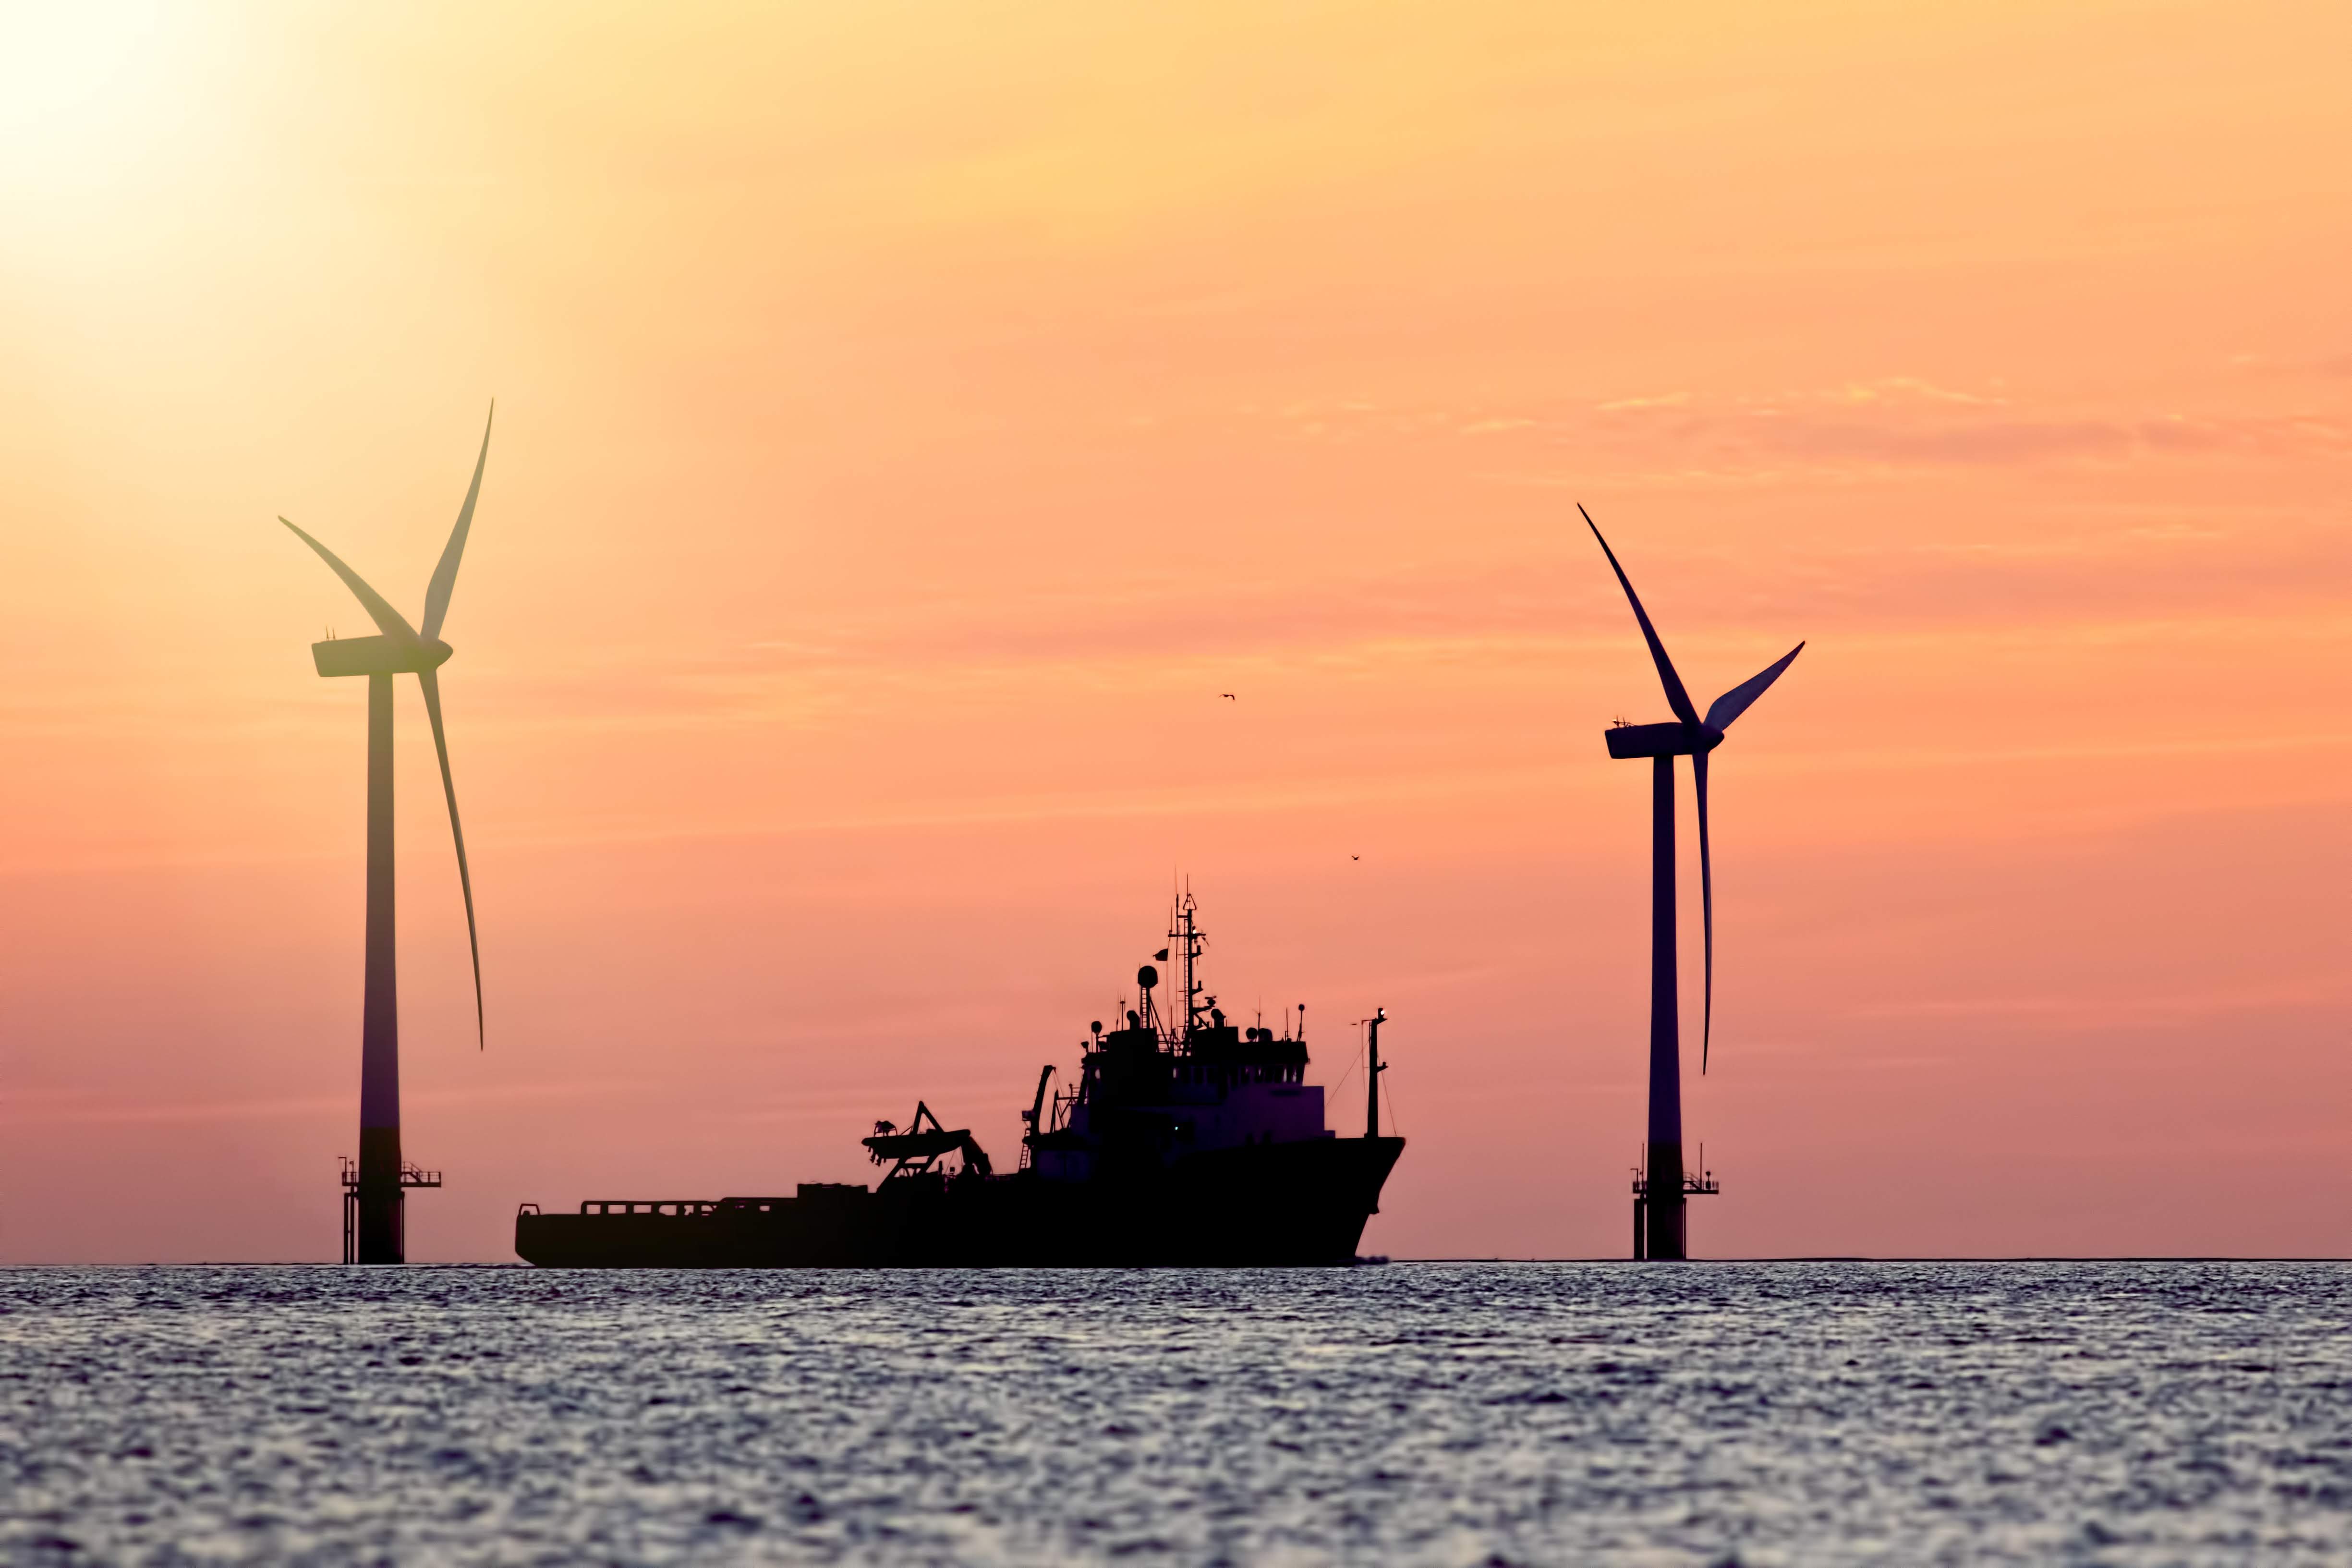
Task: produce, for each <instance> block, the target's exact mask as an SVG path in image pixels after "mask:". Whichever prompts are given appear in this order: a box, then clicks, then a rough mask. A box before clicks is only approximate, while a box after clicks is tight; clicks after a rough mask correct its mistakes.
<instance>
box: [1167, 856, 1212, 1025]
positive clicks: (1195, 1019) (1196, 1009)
mask: <svg viewBox="0 0 2352 1568" xmlns="http://www.w3.org/2000/svg"><path fill="white" fill-rule="evenodd" d="M1197 908H1198V906H1197V905H1195V904H1194V903H1193V901H1192V889H1191V888H1190V887H1187V888H1186V889H1184V897H1183V900H1182V901H1181V902H1180V903H1179V904H1178V905H1177V906H1176V929H1175V930H1173V931H1170V932H1169V933H1168V941H1169V942H1170V944H1171V945H1172V946H1173V947H1174V948H1175V949H1176V950H1177V953H1176V956H1177V962H1178V963H1181V965H1182V966H1183V978H1184V1020H1183V1023H1182V1024H1181V1026H1179V1031H1178V1035H1177V1039H1178V1041H1179V1043H1181V1042H1182V1041H1185V1040H1189V1039H1191V1038H1192V1030H1193V1028H1194V1027H1195V1026H1197V1025H1198V1024H1199V1022H1200V1017H1201V1011H1202V1009H1201V981H1200V976H1199V973H1198V970H1199V966H1200V963H1201V949H1202V946H1203V945H1204V944H1205V943H1206V942H1208V940H1209V939H1208V935H1207V933H1206V932H1204V931H1202V930H1201V927H1200V924H1199V922H1198V921H1197V920H1196V919H1195V918H1194V917H1195V910H1197Z"/></svg>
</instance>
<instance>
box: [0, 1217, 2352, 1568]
mask: <svg viewBox="0 0 2352 1568" xmlns="http://www.w3.org/2000/svg"><path fill="white" fill-rule="evenodd" d="M2347 1330H2352V1267H2347V1266H2343V1265H2336V1264H2325V1263H2322V1264H2232V1263H2220V1264H2214V1263H2046V1264H2045V1263H2001V1264H1958V1263H1909V1264H1874V1263H1768V1264H1689V1265H1638V1264H1613V1265H1612V1264H1535V1265H1516V1266H1514V1265H1464V1264H1395V1265H1390V1266H1386V1267H1368V1268H1348V1269H1298V1270H1280V1271H1277V1270H1265V1271H1256V1270H1237V1271H1225V1272H1209V1271H1201V1272H1192V1271H1176V1270H1164V1271H1118V1272H1098V1273H1097V1272H1046V1271H1003V1272H990V1271H979V1272H938V1273H896V1272H889V1273H847V1272H843V1273H834V1272H740V1273H736V1272H729V1273H667V1272H658V1273H657V1272H644V1273H574V1272H557V1271H538V1270H532V1269H527V1268H404V1269H402V1268H387V1269H356V1268H89V1269H79V1268H37V1269H16V1270H0V1562H5V1563H9V1564H17V1563H236V1562H271V1563H445V1562H446V1563H566V1564H570V1563H736V1562H753V1563H756V1562H775V1563H1051V1562H1087V1563H1095V1562H1110V1561H1121V1562H1131V1563H1447V1564H1453V1563H1461V1564H1472V1563H1677V1564H1679V1563H1690V1564H1715V1563H1746V1564H1766V1563H1789V1564H1817V1563H1906V1564H1907V1563H2266V1564H2268V1563H2325V1562H2339V1563H2340V1562H2347V1561H2352V1334H2347Z"/></svg>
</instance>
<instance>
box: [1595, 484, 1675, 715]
mask: <svg viewBox="0 0 2352 1568" xmlns="http://www.w3.org/2000/svg"><path fill="white" fill-rule="evenodd" d="M1576 510H1578V511H1579V512H1580V513H1582V515H1583V518H1584V526H1585V527H1587V528H1589V529H1591V530H1592V537H1593V538H1595V539H1601V525H1600V524H1599V523H1597V522H1595V521H1592V514H1591V512H1589V511H1585V510H1584V504H1583V503H1582V502H1581V501H1580V502H1578V503H1577V508H1576ZM1601 554H1603V555H1606V556H1607V557H1609V569H1610V570H1611V571H1612V572H1614V573H1616V574H1617V581H1618V582H1619V583H1620V584H1622V585H1623V587H1624V589H1625V600H1626V602H1627V603H1628V604H1630V605H1633V618H1634V619H1635V620H1636V621H1639V622H1640V623H1641V624H1642V637H1643V640H1644V641H1645V642H1647V643H1648V644H1649V645H1650V658H1651V659H1652V660H1653V661H1654V663H1655V664H1656V665H1657V667H1658V679H1659V681H1660V682H1661V683H1662V684H1663V685H1664V687H1665V689H1666V702H1667V705H1668V706H1669V707H1671V708H1673V709H1674V710H1675V718H1677V719H1679V720H1681V721H1683V722H1684V723H1685V724H1688V725H1691V726H1692V727H1693V728H1696V726H1697V724H1698V710H1697V709H1696V708H1694V707H1692V706H1691V700H1690V693H1689V692H1687V691H1685V690H1684V689H1683V678H1682V677H1681V676H1679V675H1676V674H1675V661H1674V660H1673V659H1670V658H1667V657H1666V645H1665V644H1664V643H1662V642H1660V641H1659V640H1658V628H1657V627H1655V626H1652V625H1651V624H1650V616H1649V612H1647V611H1646V610H1644V609H1643V608H1642V600H1641V597H1640V595H1636V594H1635V593H1634V592H1633V582H1632V580H1631V579H1629V578H1628V577H1627V576H1626V575H1625V568H1623V567H1622V566H1620V565H1618V564H1617V552H1615V551H1613V550H1612V549H1610V548H1609V542H1608V541H1607V540H1605V539H1601Z"/></svg>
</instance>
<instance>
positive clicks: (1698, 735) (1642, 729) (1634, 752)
mask: <svg viewBox="0 0 2352 1568" xmlns="http://www.w3.org/2000/svg"><path fill="white" fill-rule="evenodd" d="M325 646H326V645H325V644H323V643H321V644H320V647H325ZM1601 739H1602V740H1603V741H1606V742H1608V743H1609V754H1610V755H1611V756H1612V757H1614V758H1616V759H1617V760H1618V761H1619V762H1621V763H1622V762H1627V761H1630V760H1631V759H1633V758H1635V757H1696V756H1699V755H1701V754H1703V753H1705V752H1711V751H1713V750H1715V749H1716V748H1717V746H1720V745H1721V744H1723V731H1720V730H1704V729H1702V730H1694V729H1692V728H1691V727H1690V726H1689V725H1687V724H1685V723H1683V722H1681V721H1678V720H1668V721H1666V722H1665V723H1663V724H1612V725H1611V726H1610V727H1609V728H1608V729H1606V730H1603V731H1601Z"/></svg>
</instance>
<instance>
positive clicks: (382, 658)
mask: <svg viewBox="0 0 2352 1568" xmlns="http://www.w3.org/2000/svg"><path fill="white" fill-rule="evenodd" d="M456 651H457V650H456V649H455V648H452V647H450V646H449V645H448V644H447V643H445V642H443V641H442V640H441V639H440V638H439V637H418V638H416V639H415V640H414V641H411V640H410V639H408V638H405V637H329V638H328V639H327V640H326V641H325V642H314V643H312V644H311V645H310V662H311V663H312V664H314V665H316V666H318V668H319V673H320V675H322V676H325V677H327V678H328V679H334V678H335V677H337V676H343V675H422V674H424V673H425V671H426V670H428V669H438V668H441V667H442V666H443V665H445V664H446V663H448V662H449V656H450V655H451V654H452V653H454V652H456Z"/></svg>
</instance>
